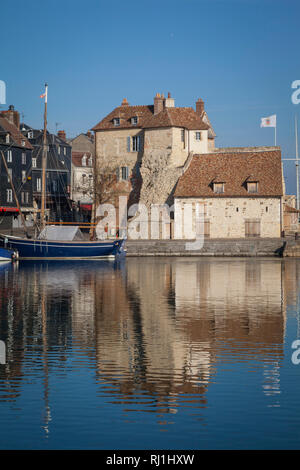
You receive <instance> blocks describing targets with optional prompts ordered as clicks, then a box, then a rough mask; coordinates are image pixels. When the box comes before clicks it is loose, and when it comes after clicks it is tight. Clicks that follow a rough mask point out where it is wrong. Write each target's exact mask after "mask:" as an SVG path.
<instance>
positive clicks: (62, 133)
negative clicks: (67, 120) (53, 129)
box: [57, 131, 67, 140]
mask: <svg viewBox="0 0 300 470" xmlns="http://www.w3.org/2000/svg"><path fill="white" fill-rule="evenodd" d="M57 135H58V137H60V138H61V139H62V140H67V136H66V132H65V131H58V133H57Z"/></svg>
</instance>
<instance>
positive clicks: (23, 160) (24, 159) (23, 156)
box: [22, 152, 26, 165]
mask: <svg viewBox="0 0 300 470" xmlns="http://www.w3.org/2000/svg"><path fill="white" fill-rule="evenodd" d="M22 165H26V152H22Z"/></svg>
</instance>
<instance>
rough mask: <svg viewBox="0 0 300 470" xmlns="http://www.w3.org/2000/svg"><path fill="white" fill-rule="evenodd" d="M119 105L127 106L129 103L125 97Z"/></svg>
mask: <svg viewBox="0 0 300 470" xmlns="http://www.w3.org/2000/svg"><path fill="white" fill-rule="evenodd" d="M121 106H129V103H128V101H127V99H126V98H124V99H123V101H122V104H121Z"/></svg>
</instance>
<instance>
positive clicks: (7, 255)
mask: <svg viewBox="0 0 300 470" xmlns="http://www.w3.org/2000/svg"><path fill="white" fill-rule="evenodd" d="M12 256H13V252H12V251H10V250H6V249H5V248H2V247H0V261H11V260H12Z"/></svg>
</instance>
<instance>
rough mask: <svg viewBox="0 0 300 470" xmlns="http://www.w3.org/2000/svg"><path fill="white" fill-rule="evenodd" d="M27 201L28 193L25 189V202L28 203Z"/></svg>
mask: <svg viewBox="0 0 300 470" xmlns="http://www.w3.org/2000/svg"><path fill="white" fill-rule="evenodd" d="M28 202H29V193H28V192H27V191H26V192H25V204H28Z"/></svg>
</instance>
